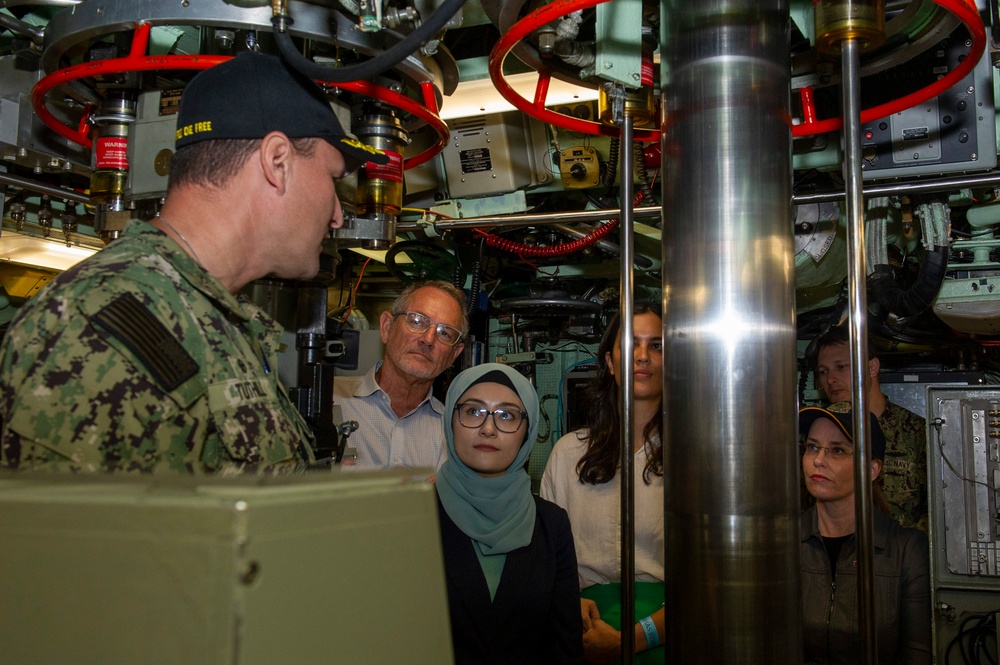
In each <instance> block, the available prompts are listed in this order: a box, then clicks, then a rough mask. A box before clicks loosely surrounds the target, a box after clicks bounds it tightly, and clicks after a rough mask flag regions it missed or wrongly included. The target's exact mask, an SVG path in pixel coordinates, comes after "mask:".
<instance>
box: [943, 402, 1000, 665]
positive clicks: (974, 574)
mask: <svg viewBox="0 0 1000 665" xmlns="http://www.w3.org/2000/svg"><path fill="white" fill-rule="evenodd" d="M927 444H928V465H927V467H928V475H929V477H928V480H929V483H928V492H929V506H930V540H931V590H932V596H931V599H932V602H933V612H934V622H933V626H934V652H935V653H936V654H937V662H939V663H945V662H950V661H947V660H946V659H945V654H946V652H947V651H948V650H949V648H950V649H951V651H952V652H953V653H957V652H958V651H959V650H960V647H961V646H963V645H964V647H963V648H967V647H968V645H969V642H970V641H971V640H974V639H975V638H976V637H977V634H974V633H975V631H977V630H978V628H979V627H981V626H983V625H991V624H992V621H993V620H992V619H991V617H992V616H993V615H994V614H995V613H996V612H997V611H998V610H1000V555H998V553H1000V386H998V387H992V388H983V387H976V388H972V387H970V388H955V387H942V386H937V387H935V386H930V387H928V388H927ZM993 639H994V640H995V637H994V638H993ZM993 648H994V649H995V642H994V647H993Z"/></svg>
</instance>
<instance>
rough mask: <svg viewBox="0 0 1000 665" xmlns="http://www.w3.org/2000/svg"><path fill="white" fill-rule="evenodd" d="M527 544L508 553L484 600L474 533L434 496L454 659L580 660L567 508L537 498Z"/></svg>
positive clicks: (472, 663) (513, 664)
mask: <svg viewBox="0 0 1000 665" xmlns="http://www.w3.org/2000/svg"><path fill="white" fill-rule="evenodd" d="M535 508H536V514H535V530H534V533H533V534H532V536H531V543H529V544H528V545H527V546H526V547H521V548H519V549H516V550H513V551H511V552H509V553H508V554H507V560H506V562H505V564H504V569H503V574H502V575H501V577H500V585H499V587H497V592H496V597H495V599H494V601H493V602H492V603H491V602H490V592H489V588H488V587H487V585H486V577H485V575H483V571H482V568H481V567H480V565H479V560H478V559H477V558H476V552H475V550H474V549H473V545H472V539H470V538H469V537H468V536H467V535H465V534H464V533H462V532H461V531H460V530H459V528H458V527H457V526H455V523H454V522H452V521H451V518H450V517H448V514H447V513H446V512H445V511H444V508H443V507H442V506H441V502H440V501H438V515H439V516H440V519H441V545H442V547H443V549H444V570H445V578H446V579H447V585H448V607H449V611H450V614H451V637H452V643H453V644H454V648H455V664H456V665H481V664H491V665H492V664H496V665H501V664H510V665H522V664H524V665H528V664H530V663H538V664H539V665H541V664H543V663H544V664H546V665H548V664H550V663H551V664H553V665H555V664H559V663H573V664H574V665H577V664H580V663H583V624H582V622H581V619H580V583H579V581H578V580H577V575H576V551H575V550H574V548H573V534H572V532H571V531H570V525H569V517H568V516H567V515H566V511H565V510H563V509H562V508H560V507H559V506H557V505H555V504H554V503H549V502H548V501H545V500H544V499H539V498H537V497H535Z"/></svg>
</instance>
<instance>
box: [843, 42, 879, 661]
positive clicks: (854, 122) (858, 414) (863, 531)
mask: <svg viewBox="0 0 1000 665" xmlns="http://www.w3.org/2000/svg"><path fill="white" fill-rule="evenodd" d="M860 53H861V46H860V44H859V43H858V42H857V40H855V39H845V40H844V41H843V42H842V45H841V50H840V57H841V75H842V80H843V83H842V85H841V88H842V93H841V94H842V96H843V97H842V103H843V109H844V181H845V186H846V190H847V212H846V215H847V263H848V270H847V286H848V298H849V301H850V302H849V309H850V313H851V316H850V321H849V323H848V329H849V330H850V338H851V339H850V342H851V358H852V359H853V362H854V364H853V366H852V377H851V390H852V391H853V395H854V408H853V410H852V415H853V416H854V432H855V437H854V442H855V447H854V497H855V515H856V520H855V539H856V540H857V543H858V603H859V605H858V609H859V612H858V618H859V625H860V639H861V649H862V653H863V654H864V662H865V663H868V665H875V663H877V662H878V661H877V645H876V643H875V637H876V635H875V624H874V619H875V578H874V571H873V562H872V556H873V552H874V550H873V539H872V496H871V477H870V475H871V474H870V472H869V468H870V464H869V460H870V459H871V453H870V451H871V449H870V448H869V442H870V441H871V438H870V436H871V434H870V432H869V428H868V389H867V385H868V344H867V339H868V326H867V314H868V300H867V292H866V288H867V281H866V276H867V274H868V269H867V266H866V265H865V210H864V203H865V202H864V191H863V183H862V171H861V82H860V71H861V65H860Z"/></svg>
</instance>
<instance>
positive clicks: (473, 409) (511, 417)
mask: <svg viewBox="0 0 1000 665" xmlns="http://www.w3.org/2000/svg"><path fill="white" fill-rule="evenodd" d="M455 411H456V413H458V422H459V424H461V425H462V427H468V428H469V429H478V428H480V427H482V426H483V425H484V424H485V423H486V416H493V426H494V427H496V428H497V430H499V431H501V432H503V433H505V434H511V433H513V432H516V431H517V430H519V429H521V423H523V422H524V421H525V420H527V418H528V414H527V413H525V412H524V411H512V410H510V409H494V410H492V411H490V410H489V409H487V408H486V407H483V406H477V405H476V404H473V403H471V402H462V403H461V404H456V405H455Z"/></svg>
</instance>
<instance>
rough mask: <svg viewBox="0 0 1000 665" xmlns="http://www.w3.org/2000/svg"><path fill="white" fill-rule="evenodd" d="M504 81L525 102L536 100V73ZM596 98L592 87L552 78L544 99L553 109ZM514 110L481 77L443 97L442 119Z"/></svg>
mask: <svg viewBox="0 0 1000 665" xmlns="http://www.w3.org/2000/svg"><path fill="white" fill-rule="evenodd" d="M504 78H505V80H506V81H507V83H508V85H510V87H512V88H513V89H514V90H516V91H517V93H518V94H519V95H521V97H524V98H525V99H528V100H532V99H534V98H535V88H536V87H537V86H538V74H537V73H536V72H524V73H522V74H511V75H509V76H506V77H504ZM595 99H597V90H596V89H594V88H585V87H583V86H579V85H575V84H573V83H567V82H566V81H563V80H560V79H557V78H552V79H551V80H550V81H549V91H548V95H546V97H545V105H546V106H556V105H558V104H572V103H574V102H586V101H593V100H595ZM513 110H515V109H514V105H513V104H511V103H510V102H508V101H507V100H506V99H504V98H503V97H502V96H501V95H500V91H498V90H497V89H496V87H494V85H493V81H492V80H490V79H488V78H484V79H475V80H472V81H462V82H460V83H459V84H458V86H457V87H456V89H455V92H454V94H452V95H450V96H448V97H445V98H444V101H443V102H442V104H441V118H442V119H443V120H450V119H453V118H467V117H469V116H474V115H480V114H483V113H503V112H505V111H513Z"/></svg>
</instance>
